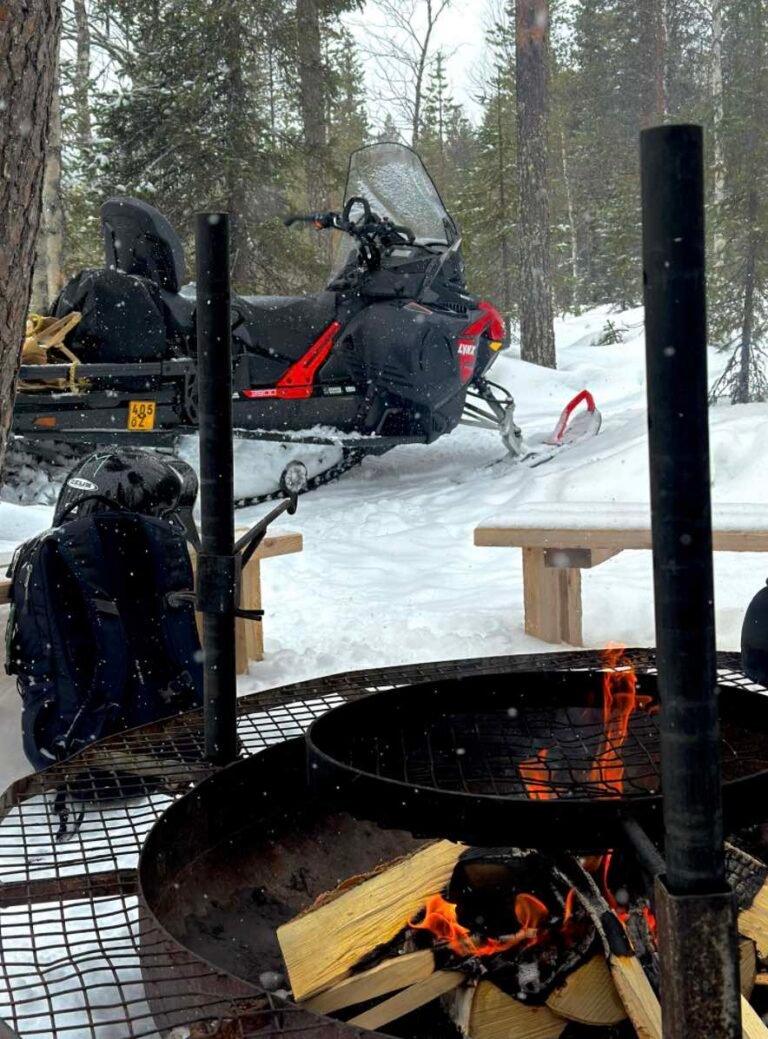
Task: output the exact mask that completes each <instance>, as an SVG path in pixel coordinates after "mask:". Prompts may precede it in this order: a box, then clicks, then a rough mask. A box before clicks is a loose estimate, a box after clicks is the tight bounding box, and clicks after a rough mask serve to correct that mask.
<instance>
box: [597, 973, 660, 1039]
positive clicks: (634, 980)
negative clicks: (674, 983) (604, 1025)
mask: <svg viewBox="0 0 768 1039" xmlns="http://www.w3.org/2000/svg"><path fill="white" fill-rule="evenodd" d="M609 962H610V968H611V976H612V977H613V982H614V984H615V986H616V991H617V992H618V994H619V998H620V999H621V1002H622V1003H623V1004H624V1007H625V1009H626V1011H627V1017H628V1018H629V1019H630V1021H631V1022H632V1024H633V1025H634V1028H635V1031H636V1032H637V1035H638V1039H662V1031H661V1005H660V1004H659V1000H658V997H657V996H656V993H655V992H654V991H653V989H652V988H651V983H650V981H649V980H648V978H647V977H646V976H645V971H644V970H643V968H642V965H641V963H640V960H638V958H637V956H616V955H612V956H611V958H610V961H609Z"/></svg>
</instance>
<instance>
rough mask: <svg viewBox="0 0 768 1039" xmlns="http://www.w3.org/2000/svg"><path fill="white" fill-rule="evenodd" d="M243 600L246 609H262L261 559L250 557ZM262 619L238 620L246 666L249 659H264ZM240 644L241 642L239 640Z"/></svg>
mask: <svg viewBox="0 0 768 1039" xmlns="http://www.w3.org/2000/svg"><path fill="white" fill-rule="evenodd" d="M242 582H243V583H242V600H243V606H244V607H245V609H246V610H260V609H261V560H259V559H253V558H252V559H250V560H249V562H248V565H247V566H246V568H245V570H244V571H243V577H242ZM262 624H263V622H262V621H238V625H239V627H240V629H241V631H242V638H243V652H244V654H245V668H244V670H245V671H247V670H248V661H249V660H263V659H264V629H263V627H262ZM238 644H239V642H238Z"/></svg>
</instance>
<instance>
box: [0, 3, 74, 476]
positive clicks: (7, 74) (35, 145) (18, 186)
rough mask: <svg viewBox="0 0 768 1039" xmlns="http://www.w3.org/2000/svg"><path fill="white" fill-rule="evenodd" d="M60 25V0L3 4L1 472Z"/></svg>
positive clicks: (36, 221) (26, 299) (0, 10)
mask: <svg viewBox="0 0 768 1039" xmlns="http://www.w3.org/2000/svg"><path fill="white" fill-rule="evenodd" d="M60 23H61V11H60V7H59V3H58V0H11V2H10V4H3V5H2V6H0V98H2V100H3V102H4V103H3V104H2V105H0V170H2V171H3V175H2V176H0V213H2V221H3V248H2V249H0V469H2V463H3V459H4V456H5V449H6V446H7V442H8V431H9V429H10V426H11V419H12V416H13V399H14V394H15V384H16V373H17V371H18V365H19V357H20V355H21V344H22V340H23V336H24V325H25V321H26V315H27V307H28V304H29V294H30V289H31V287H32V268H33V266H34V257H35V242H36V239H37V229H38V224H39V220H40V201H41V194H42V188H43V175H44V169H45V157H46V146H47V134H48V120H49V116H50V109H51V100H52V97H53V88H54V78H55V73H56V60H57V53H58V45H59V30H60Z"/></svg>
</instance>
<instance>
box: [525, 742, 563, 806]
mask: <svg viewBox="0 0 768 1039" xmlns="http://www.w3.org/2000/svg"><path fill="white" fill-rule="evenodd" d="M548 753H549V751H548V750H547V748H546V747H542V748H541V750H540V751H539V752H538V754H536V755H535V756H534V757H532V758H528V759H527V760H526V761H521V762H520V764H519V765H518V766H517V767H518V768H519V769H520V774H521V775H522V777H523V782H524V783H525V789H526V790H527V791H528V796H529V797H530V799H531V800H532V801H550V800H551V799H552V798H553V797H557V794H556V793H555V792H554V790H552V789H551V788H550V787H549V786H548V785H547V784H548V780H549V769H548V768H547V764H546V761H547V754H548Z"/></svg>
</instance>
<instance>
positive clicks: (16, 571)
mask: <svg viewBox="0 0 768 1039" xmlns="http://www.w3.org/2000/svg"><path fill="white" fill-rule="evenodd" d="M9 576H10V577H12V579H13V586H12V592H11V616H10V618H9V622H8V629H7V635H6V665H5V666H6V671H7V672H8V673H9V674H14V675H16V676H18V687H19V692H20V694H21V698H22V701H23V714H22V734H23V740H24V751H25V753H26V755H27V757H28V758H29V760H30V762H31V763H32V764H33V765H34V766H35V768H44V767H46V766H47V765H50V764H51V763H52V762H54V761H57V760H61V759H62V758H64V757H66V756H68V755H69V754H72V753H74V752H75V751H77V750H79V749H80V748H82V747H84V746H86V745H87V744H89V743H91V742H92V741H94V740H97V739H100V738H101V737H103V736H108V735H110V734H111V733H115V732H118V731H120V730H122V729H126V728H131V727H133V726H135V725H141V724H143V723H145V722H149V721H154V720H156V719H159V718H165V717H168V716H169V715H172V714H176V713H179V712H181V711H186V710H189V709H191V708H193V707H199V706H201V705H202V701H203V693H202V689H203V677H202V663H201V658H202V653H201V649H200V641H199V638H198V634H197V628H196V626H195V616H194V607H193V604H192V602H191V601H190V599H189V597H184V596H183V595H180V593H185V592H186V593H190V592H191V591H192V587H193V576H192V566H191V563H190V559H189V553H188V551H187V545H186V542H185V539H184V536H183V534H182V533H181V532H180V530H179V529H178V528H177V527H175V526H173V525H171V523H169V522H167V521H166V520H163V519H157V518H155V517H151V516H143V515H139V514H136V513H130V512H126V511H114V512H110V511H105V512H99V513H93V514H91V515H88V516H84V517H82V518H80V519H75V520H71V521H69V522H66V523H64V524H62V525H61V526H59V527H55V528H54V529H53V530H49V531H45V532H44V533H43V534H41V535H39V536H38V537H36V538H34V539H33V540H31V541H27V542H25V544H23V545H22V546H21V547H20V548H19V549H18V550H17V552H16V554H15V556H14V559H13V562H12V563H11V567H10V570H9Z"/></svg>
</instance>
